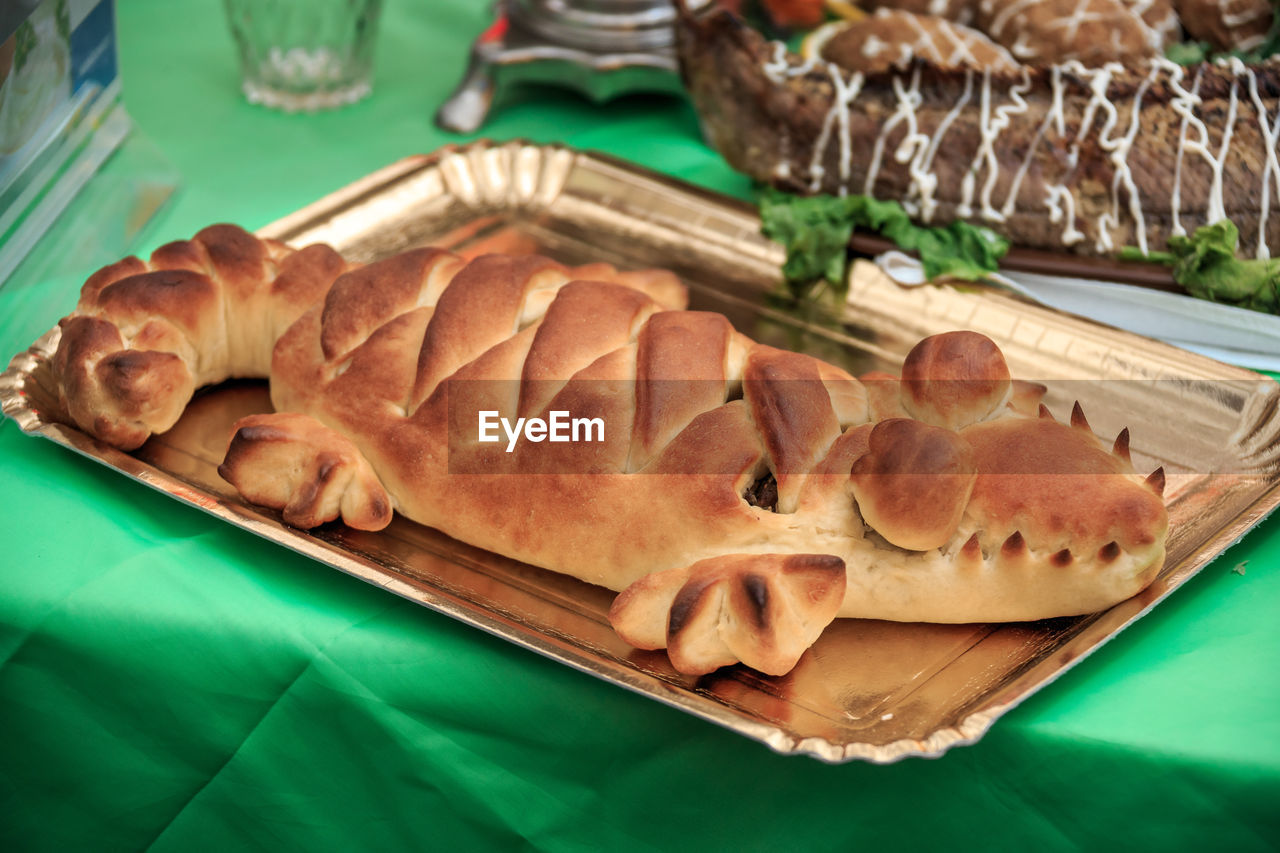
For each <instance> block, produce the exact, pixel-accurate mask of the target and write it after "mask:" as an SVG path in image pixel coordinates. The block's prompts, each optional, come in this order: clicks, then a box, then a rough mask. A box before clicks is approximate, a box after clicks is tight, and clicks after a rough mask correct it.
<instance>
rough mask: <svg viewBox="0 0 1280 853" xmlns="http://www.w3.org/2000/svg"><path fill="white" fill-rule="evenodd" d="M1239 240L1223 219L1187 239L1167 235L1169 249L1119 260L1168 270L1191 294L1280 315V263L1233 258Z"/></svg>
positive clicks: (1127, 252) (1126, 253) (1131, 252)
mask: <svg viewBox="0 0 1280 853" xmlns="http://www.w3.org/2000/svg"><path fill="white" fill-rule="evenodd" d="M1239 239H1240V232H1239V230H1238V229H1237V228H1236V226H1235V224H1234V223H1232V222H1230V221H1229V220H1222V221H1221V222H1215V223H1213V224H1212V225H1203V226H1201V227H1199V228H1197V229H1196V230H1195V233H1193V234H1192V235H1191V236H1190V237H1187V236H1185V235H1174V236H1172V237H1170V238H1169V241H1168V242H1169V248H1168V251H1165V252H1150V253H1148V254H1145V255H1144V254H1143V253H1142V252H1140V251H1138V250H1137V249H1135V248H1133V247H1132V246H1131V247H1128V248H1126V249H1124V250H1123V251H1122V252H1121V253H1120V257H1121V258H1122V259H1124V260H1145V261H1153V262H1155V263H1161V264H1164V265H1166V266H1168V267H1171V268H1172V271H1173V280H1174V281H1176V282H1177V283H1178V284H1179V285H1181V286H1182V287H1183V288H1184V289H1185V290H1186V291H1187V292H1188V293H1190V294H1191V295H1192V296H1197V297H1199V298H1201V299H1207V300H1209V301H1211V302H1222V303H1225V304H1227V305H1235V306H1238V307H1240V308H1249V309H1252V310H1254V311H1263V312H1267V313H1271V314H1280V259H1276V258H1238V257H1236V244H1237V243H1238V242H1239Z"/></svg>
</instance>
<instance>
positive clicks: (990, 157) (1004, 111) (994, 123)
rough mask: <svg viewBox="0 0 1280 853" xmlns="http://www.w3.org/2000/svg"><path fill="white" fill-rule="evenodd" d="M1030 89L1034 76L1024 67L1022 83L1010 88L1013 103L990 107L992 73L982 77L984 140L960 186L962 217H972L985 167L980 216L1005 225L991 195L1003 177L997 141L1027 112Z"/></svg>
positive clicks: (985, 73)
mask: <svg viewBox="0 0 1280 853" xmlns="http://www.w3.org/2000/svg"><path fill="white" fill-rule="evenodd" d="M1030 90H1031V73H1030V71H1029V70H1028V69H1027V68H1026V67H1025V66H1024V67H1023V69H1022V81H1021V82H1020V83H1015V84H1014V85H1013V86H1011V87H1009V100H1010V103H1008V104H1005V105H1004V106H999V107H996V108H995V109H994V110H993V109H992V108H991V72H990V71H989V70H988V71H984V72H983V74H982V97H981V103H982V111H981V114H980V121H979V124H978V129H979V132H980V135H981V141H980V142H979V144H978V152H977V154H975V155H974V158H973V162H972V163H971V164H970V166H969V170H968V171H967V172H966V173H965V176H964V178H963V179H962V180H961V183H960V206H959V212H960V215H961V216H971V215H973V194H974V190H975V188H976V184H977V180H978V174H979V172H981V171H982V168H983V166H984V165H985V167H986V172H987V179H986V181H984V182H983V185H982V195H981V200H982V210H981V211H980V214H981V216H982V218H983V219H985V220H987V221H989V222H1003V221H1004V218H1005V217H1004V214H1002V213H1001V212H1000V211H999V210H996V208H995V206H994V205H993V204H992V203H991V194H992V192H993V191H994V190H995V186H996V181H997V180H998V179H999V177H1000V161H999V158H998V157H997V156H996V147H995V145H996V141H997V140H998V139H999V138H1000V134H1001V133H1003V132H1004V131H1005V130H1006V129H1007V128H1008V127H1009V125H1010V124H1011V123H1012V121H1013V116H1014V115H1016V114H1019V113H1025V112H1026V111H1027V102H1026V100H1024V99H1023V97H1022V96H1023V95H1025V94H1026V93H1027V92H1029V91H1030Z"/></svg>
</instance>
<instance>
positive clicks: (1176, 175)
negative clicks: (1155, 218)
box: [1169, 62, 1204, 237]
mask: <svg viewBox="0 0 1280 853" xmlns="http://www.w3.org/2000/svg"><path fill="white" fill-rule="evenodd" d="M1169 65H1170V66H1171V70H1170V71H1169V77H1170V80H1169V87H1170V88H1171V89H1173V91H1174V101H1173V102H1172V103H1171V104H1170V107H1171V109H1173V110H1174V111H1175V112H1177V113H1179V114H1180V115H1181V116H1182V124H1181V126H1180V127H1179V129H1178V153H1177V155H1176V157H1175V158H1174V167H1173V196H1172V198H1171V199H1170V209H1171V211H1172V214H1173V226H1172V228H1171V229H1170V233H1171V234H1174V235H1177V236H1179V237H1185V236H1186V234H1187V229H1186V228H1183V227H1182V221H1181V219H1180V217H1179V214H1180V213H1181V212H1182V159H1183V155H1184V152H1185V151H1186V147H1187V125H1188V124H1189V123H1190V121H1191V118H1190V116H1189V115H1188V113H1189V112H1190V109H1189V108H1188V109H1187V110H1185V111H1184V110H1182V109H1180V108H1179V104H1185V103H1186V102H1188V101H1190V102H1191V103H1192V104H1195V103H1199V101H1200V97H1199V95H1200V80H1201V77H1202V76H1203V75H1204V66H1203V65H1202V66H1200V68H1199V70H1197V71H1196V79H1195V82H1194V83H1192V85H1191V91H1190V92H1188V91H1187V90H1186V89H1184V88H1182V85H1181V84H1182V66H1181V65H1177V64H1175V63H1172V62H1170V63H1169Z"/></svg>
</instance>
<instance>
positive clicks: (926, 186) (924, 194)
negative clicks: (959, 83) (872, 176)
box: [911, 68, 977, 222]
mask: <svg viewBox="0 0 1280 853" xmlns="http://www.w3.org/2000/svg"><path fill="white" fill-rule="evenodd" d="M975 76H977V75H976V74H975V72H974V70H973V69H972V68H966V69H965V74H964V92H963V93H962V94H961V95H960V100H958V101H956V105H955V106H954V107H952V108H951V110H950V111H949V112H948V113H947V114H946V115H945V116H943V118H942V121H941V122H939V123H938V129H937V130H936V131H935V132H934V135H933V140H932V141H931V142H930V143H929V147H928V149H927V150H926V151H924V157H923V159H921V158H920V157H919V156H917V157H916V158H915V159H913V160H912V161H911V169H912V172H911V185H912V187H914V188H915V189H916V191H917V192H918V193H919V199H918V203H919V208H920V218H921V219H922V220H924V221H925V222H932V221H933V214H934V213H935V212H936V211H937V208H938V203H937V202H936V201H934V198H933V194H934V193H935V192H936V191H937V189H938V176H937V175H936V174H934V172H933V160H934V158H935V157H937V156H938V148H939V147H940V146H941V144H942V139H943V137H944V136H946V135H947V131H948V130H950V129H951V124H952V122H954V121H955V120H956V119H957V118H959V116H960V112H961V111H962V110H963V109H964V108H965V107H966V106H968V104H969V100H970V99H971V98H972V97H973V78H974V77H975Z"/></svg>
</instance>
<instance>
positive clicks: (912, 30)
mask: <svg viewBox="0 0 1280 853" xmlns="http://www.w3.org/2000/svg"><path fill="white" fill-rule="evenodd" d="M816 50H817V52H818V53H819V55H821V56H822V58H823V59H825V60H827V61H829V62H834V63H835V64H836V65H839V66H840V67H841V68H844V69H847V70H849V71H858V72H868V73H870V72H877V71H888V70H890V69H893V68H898V69H903V68H907V67H909V66H910V65H911V63H912V62H913V61H915V60H917V59H920V60H924V61H926V62H930V63H932V64H933V65H936V66H937V67H939V68H976V69H984V68H991V69H1005V70H1007V69H1012V68H1014V67H1016V66H1017V64H1018V63H1017V61H1016V60H1015V59H1014V58H1013V56H1012V55H1011V54H1010V53H1009V52H1008V51H1007V50H1005V49H1004V48H1003V47H1001V46H1000V45H998V44H996V43H995V42H993V41H992V40H991V39H989V38H987V37H986V36H985V35H983V34H982V33H980V32H978V31H977V30H975V29H972V28H970V27H966V26H964V25H963V24H957V23H952V22H951V21H948V20H947V19H946V18H941V17H938V16H935V15H917V14H915V13H913V12H906V11H901V10H893V9H884V8H882V9H877V10H876V11H875V13H874V14H872V15H868V16H867V17H865V18H863V19H861V20H859V21H853V22H851V23H843V24H835V25H833V26H832V27H831V30H830V34H829V35H828V36H827V37H825V38H823V39H821V40H820V44H819V45H818V46H817V47H816Z"/></svg>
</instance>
